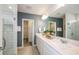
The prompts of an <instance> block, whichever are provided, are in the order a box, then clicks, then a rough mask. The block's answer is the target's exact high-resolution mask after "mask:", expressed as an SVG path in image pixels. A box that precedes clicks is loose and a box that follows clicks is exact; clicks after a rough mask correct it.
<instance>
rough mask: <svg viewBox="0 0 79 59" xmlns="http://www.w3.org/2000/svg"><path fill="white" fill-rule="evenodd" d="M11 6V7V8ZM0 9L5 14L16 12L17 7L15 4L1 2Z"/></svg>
mask: <svg viewBox="0 0 79 59" xmlns="http://www.w3.org/2000/svg"><path fill="white" fill-rule="evenodd" d="M9 7H11V9H10V8H9ZM0 10H1V12H2V13H3V14H11V15H12V14H16V11H17V7H16V5H15V4H1V5H0Z"/></svg>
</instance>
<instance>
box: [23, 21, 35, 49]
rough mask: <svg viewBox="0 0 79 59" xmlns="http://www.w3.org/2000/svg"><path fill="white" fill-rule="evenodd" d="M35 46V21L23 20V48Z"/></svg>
mask: <svg viewBox="0 0 79 59" xmlns="http://www.w3.org/2000/svg"><path fill="white" fill-rule="evenodd" d="M28 43H29V44H30V45H31V46H34V20H32V19H23V20H22V47H25V46H27V45H28Z"/></svg>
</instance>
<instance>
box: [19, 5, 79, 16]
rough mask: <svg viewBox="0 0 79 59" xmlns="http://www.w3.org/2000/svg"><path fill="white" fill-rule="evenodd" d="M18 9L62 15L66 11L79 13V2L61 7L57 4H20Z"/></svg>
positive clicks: (26, 11) (27, 11)
mask: <svg viewBox="0 0 79 59" xmlns="http://www.w3.org/2000/svg"><path fill="white" fill-rule="evenodd" d="M18 11H19V12H24V13H31V14H37V15H43V14H47V15H49V16H52V17H61V16H63V15H64V14H65V13H67V12H68V13H75V14H79V4H70V5H65V6H64V7H61V6H59V5H57V4H19V5H18Z"/></svg>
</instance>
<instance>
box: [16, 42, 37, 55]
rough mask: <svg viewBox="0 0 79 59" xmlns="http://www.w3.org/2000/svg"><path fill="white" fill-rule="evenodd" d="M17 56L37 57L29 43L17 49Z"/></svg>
mask: <svg viewBox="0 0 79 59" xmlns="http://www.w3.org/2000/svg"><path fill="white" fill-rule="evenodd" d="M17 54H18V55H39V53H38V50H37V48H36V47H32V46H31V45H30V43H27V44H25V46H24V48H18V49H17Z"/></svg>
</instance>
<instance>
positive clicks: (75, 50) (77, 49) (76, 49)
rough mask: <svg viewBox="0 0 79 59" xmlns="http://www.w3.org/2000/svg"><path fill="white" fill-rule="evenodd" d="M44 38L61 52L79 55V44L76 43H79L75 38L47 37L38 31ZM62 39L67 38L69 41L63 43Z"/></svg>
mask: <svg viewBox="0 0 79 59" xmlns="http://www.w3.org/2000/svg"><path fill="white" fill-rule="evenodd" d="M36 35H37V36H39V37H40V38H41V39H42V40H44V41H45V42H46V43H47V44H49V45H50V46H51V47H53V48H54V49H55V50H57V51H58V52H59V53H60V54H63V55H66V54H67V55H77V54H79V46H78V45H76V44H75V43H79V42H77V41H75V40H71V39H66V38H62V37H55V36H54V37H53V39H47V38H46V37H44V36H43V35H42V34H39V33H37V34H36ZM60 39H64V40H67V43H62V42H61V40H60Z"/></svg>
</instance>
